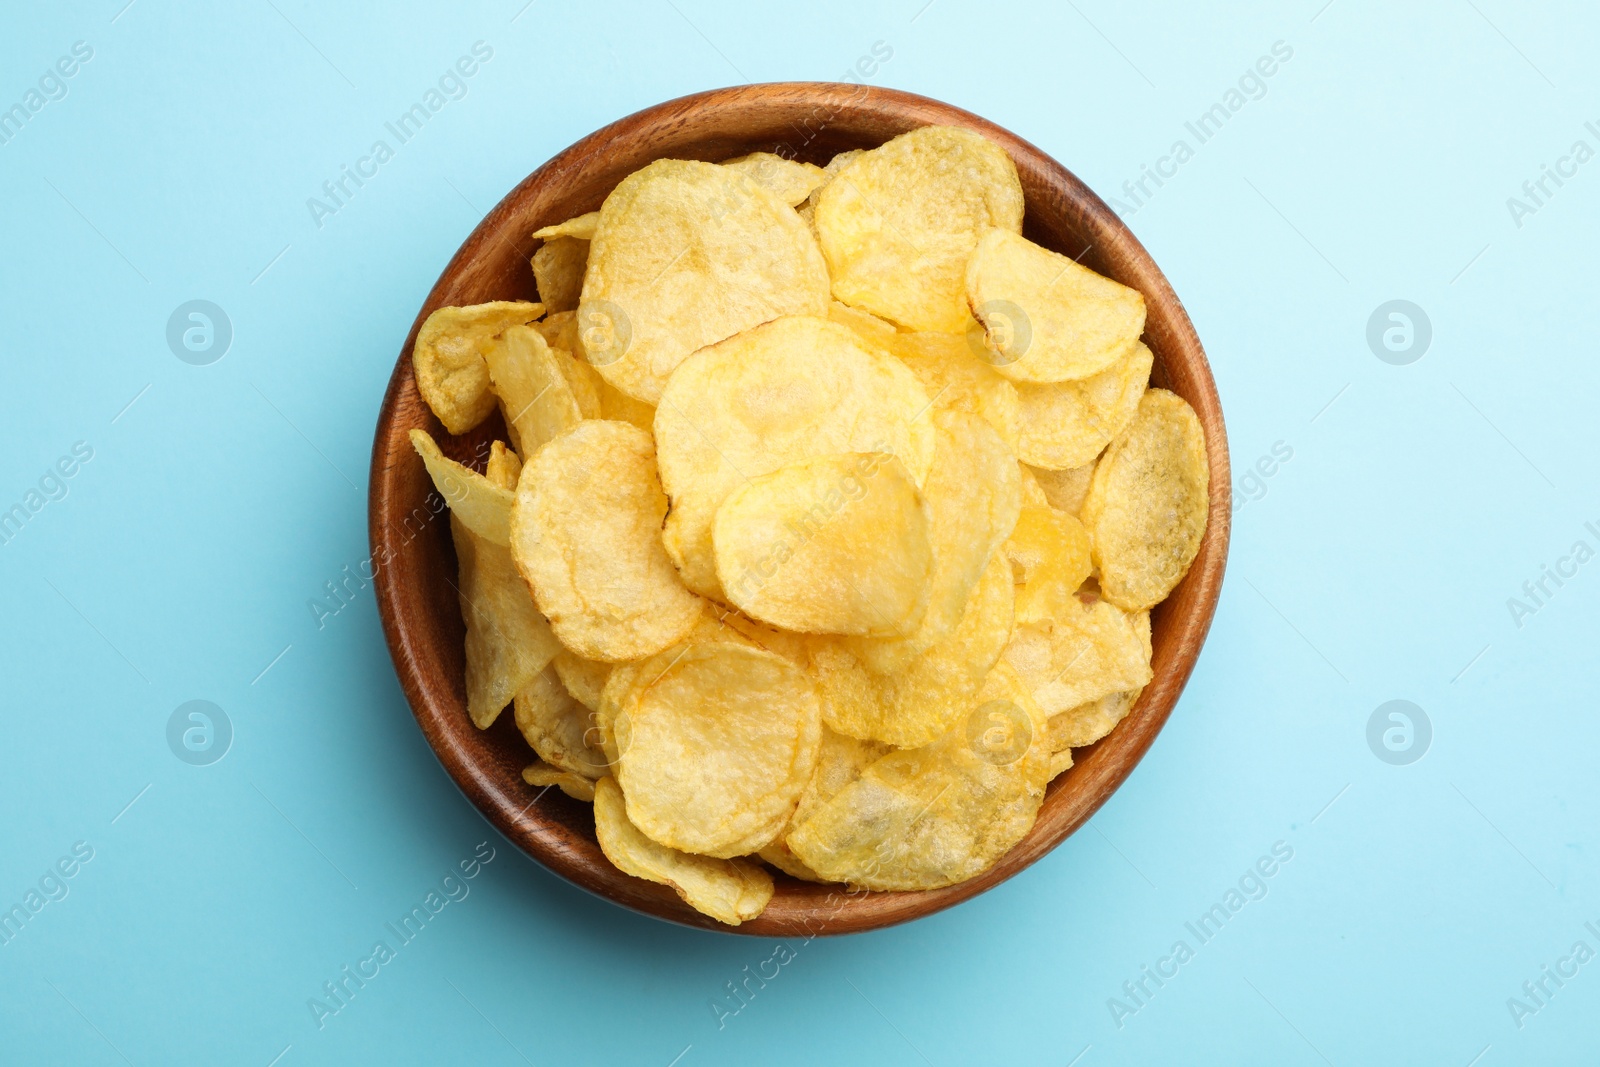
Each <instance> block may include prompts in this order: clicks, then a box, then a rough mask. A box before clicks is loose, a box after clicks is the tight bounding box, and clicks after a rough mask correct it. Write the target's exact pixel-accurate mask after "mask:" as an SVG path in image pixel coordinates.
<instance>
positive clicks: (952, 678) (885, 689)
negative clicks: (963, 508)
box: [808, 552, 1012, 748]
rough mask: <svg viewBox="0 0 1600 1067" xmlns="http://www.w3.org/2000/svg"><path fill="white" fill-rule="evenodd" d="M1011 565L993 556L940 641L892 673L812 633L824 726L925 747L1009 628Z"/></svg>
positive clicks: (978, 679)
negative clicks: (874, 667)
mask: <svg viewBox="0 0 1600 1067" xmlns="http://www.w3.org/2000/svg"><path fill="white" fill-rule="evenodd" d="M1011 604H1012V585H1011V568H1010V565H1009V564H1007V563H1006V560H1005V557H1004V556H1003V555H1002V554H1001V553H998V552H997V553H995V554H994V556H993V558H991V559H990V561H989V565H988V566H987V567H986V568H985V569H984V571H983V576H982V578H981V579H980V580H979V581H978V584H977V585H976V586H974V587H973V590H972V594H971V596H970V597H969V598H968V600H967V605H966V610H965V611H963V612H962V614H961V619H960V621H959V622H958V623H957V624H956V628H955V629H954V630H952V631H951V632H950V633H949V635H947V636H946V637H945V638H944V639H943V640H941V641H939V642H938V643H937V644H935V645H934V646H933V647H931V648H929V649H928V650H927V651H925V652H923V653H922V654H921V655H919V656H917V657H916V658H915V659H913V660H912V661H911V662H910V663H909V664H908V665H907V666H906V667H904V668H903V669H902V670H899V671H897V672H895V673H893V674H879V673H876V672H874V671H872V670H870V669H868V668H867V667H866V666H865V665H864V664H863V663H862V662H861V660H860V659H859V658H858V657H857V655H856V653H855V652H854V651H853V649H852V645H851V643H849V642H847V641H845V640H844V639H841V638H835V637H817V638H813V639H812V640H811V641H810V642H809V645H808V648H809V651H810V653H811V668H812V674H813V676H814V677H815V678H816V680H817V686H818V692H819V693H820V695H821V697H822V714H823V718H824V720H825V721H826V722H827V724H828V726H829V727H831V728H832V729H834V730H836V731H838V732H839V733H842V734H849V735H850V736H851V737H859V738H862V739H864V740H875V741H882V742H884V743H886V744H890V745H895V746H897V747H899V748H911V747H915V746H918V745H925V744H927V743H929V742H930V741H932V740H933V739H934V738H936V737H938V736H939V735H940V734H942V733H944V732H945V731H946V730H948V729H949V728H950V725H951V724H952V723H953V722H955V721H956V719H958V718H959V717H960V716H961V715H962V714H963V713H964V712H965V711H966V710H967V708H968V707H970V704H971V700H972V697H973V694H975V693H977V692H978V690H979V688H980V687H981V686H982V685H983V683H984V679H985V678H987V677H988V676H989V674H990V672H991V670H992V668H993V667H994V665H995V662H996V661H997V660H998V659H999V658H1000V653H1001V651H1002V650H1003V649H1004V648H1005V646H1006V642H1007V640H1008V639H1009V638H1010V637H1011V629H1012V607H1011Z"/></svg>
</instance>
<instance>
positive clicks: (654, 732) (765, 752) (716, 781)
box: [607, 642, 822, 859]
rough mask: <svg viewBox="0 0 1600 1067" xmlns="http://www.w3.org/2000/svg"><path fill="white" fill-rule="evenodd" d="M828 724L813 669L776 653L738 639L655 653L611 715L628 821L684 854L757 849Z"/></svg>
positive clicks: (790, 803)
mask: <svg viewBox="0 0 1600 1067" xmlns="http://www.w3.org/2000/svg"><path fill="white" fill-rule="evenodd" d="M625 670H629V668H621V669H619V671H618V673H619V674H620V673H621V672H622V671H625ZM613 677H615V675H614V676H613ZM607 693H608V695H614V694H613V693H612V692H611V689H610V686H609V685H608V686H607ZM821 731H822V715H821V708H820V706H819V704H818V702H817V694H816V690H815V688H814V687H813V685H812V683H811V679H810V678H808V677H807V676H806V674H805V672H804V671H802V670H800V668H798V667H796V666H795V665H794V664H792V663H790V662H789V661H788V660H786V659H784V658H783V657H781V656H777V655H774V654H773V653H771V652H767V651H764V650H762V649H758V648H751V647H749V646H747V645H743V644H734V643H732V642H711V643H706V644H698V643H690V644H688V645H685V646H683V647H681V648H676V649H669V650H668V651H666V652H664V653H661V654H658V655H656V656H653V657H651V659H650V660H649V661H648V662H646V663H645V664H643V665H642V666H640V667H639V668H638V670H637V671H636V672H634V675H633V681H632V683H631V684H629V685H628V686H627V689H626V691H625V693H624V695H623V696H622V699H621V701H620V703H619V705H618V706H617V707H616V708H615V710H614V712H613V713H612V716H611V722H610V731H609V732H610V734H611V735H612V738H613V740H614V745H615V748H616V753H617V758H616V765H615V768H614V773H615V775H616V778H617V782H618V783H619V784H620V785H621V786H622V791H623V793H624V794H625V795H626V796H627V801H628V820H629V821H630V822H631V823H633V825H635V826H637V827H638V828H639V829H640V831H642V832H643V833H644V834H645V835H646V836H647V837H649V838H650V839H651V840H653V841H657V842H659V843H661V844H663V845H667V846H668V847H671V848H677V849H682V850H683V851H685V852H694V853H697V854H699V855H703V856H716V857H719V858H723V859H727V858H729V857H732V856H742V855H745V854H746V853H750V852H754V851H756V850H757V849H759V848H761V847H763V846H764V845H766V844H768V843H769V842H771V841H772V839H773V838H774V837H776V836H777V835H778V832H779V831H780V830H782V829H783V827H784V825H785V824H786V823H787V822H788V820H789V813H790V812H791V811H793V810H794V805H795V802H796V800H797V799H798V798H799V796H800V792H801V790H803V789H804V788H805V786H806V783H807V782H808V781H810V779H811V771H812V768H813V767H814V766H815V765H816V760H817V749H818V746H819V745H820V744H821V741H822V733H821Z"/></svg>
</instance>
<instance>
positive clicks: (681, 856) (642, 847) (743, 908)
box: [594, 778, 772, 926]
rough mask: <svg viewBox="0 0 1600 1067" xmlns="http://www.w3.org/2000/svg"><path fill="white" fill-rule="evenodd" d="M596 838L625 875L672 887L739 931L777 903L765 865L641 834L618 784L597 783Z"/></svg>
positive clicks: (697, 908) (698, 908)
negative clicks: (687, 849) (711, 855)
mask: <svg viewBox="0 0 1600 1067" xmlns="http://www.w3.org/2000/svg"><path fill="white" fill-rule="evenodd" d="M594 835H595V838H596V839H597V840H598V841H599V842H600V851H602V852H604V853H605V855H606V859H608V860H610V861H611V862H612V863H613V864H615V865H616V868H617V869H618V870H619V871H622V872H623V873H624V874H631V875H633V876H634V877H635V878H643V879H646V880H647V881H651V882H659V883H660V884H662V885H665V886H670V887H671V888H672V889H673V890H674V891H675V892H676V893H677V894H678V896H680V897H682V898H683V902H684V903H685V904H688V905H689V906H690V907H691V908H693V909H694V910H695V911H698V912H700V913H701V914H702V915H709V916H711V917H712V918H713V919H716V920H717V921H718V922H723V923H727V924H728V925H730V926H738V925H739V924H740V923H741V922H744V921H745V920H746V919H754V918H755V917H756V916H757V915H760V914H761V912H762V911H763V910H764V909H765V908H766V906H767V902H768V901H770V900H771V899H772V876H771V875H770V874H768V873H767V872H766V871H765V870H763V869H762V867H761V865H760V864H758V863H752V862H750V861H749V860H726V859H708V858H707V857H705V856H691V855H689V854H687V853H684V852H679V851H677V850H676V849H672V848H668V847H666V846H665V845H659V844H657V843H656V842H654V841H652V840H650V838H648V837H646V836H645V835H644V834H642V833H640V832H639V830H638V829H637V828H636V827H635V826H634V825H633V824H632V823H630V822H629V821H628V813H627V809H626V802H625V800H624V797H623V792H622V790H621V789H620V788H619V787H618V786H617V783H616V780H615V779H612V778H602V779H600V781H598V782H596V783H595V787H594Z"/></svg>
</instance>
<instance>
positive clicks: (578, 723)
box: [513, 667, 610, 778]
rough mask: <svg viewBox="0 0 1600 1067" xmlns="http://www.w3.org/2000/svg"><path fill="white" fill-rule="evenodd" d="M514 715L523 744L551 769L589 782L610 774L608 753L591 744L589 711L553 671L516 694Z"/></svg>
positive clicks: (539, 677)
mask: <svg viewBox="0 0 1600 1067" xmlns="http://www.w3.org/2000/svg"><path fill="white" fill-rule="evenodd" d="M513 711H514V712H515V714H516V719H517V729H518V730H520V731H522V738H523V740H525V741H527V742H528V747H530V748H532V749H533V750H534V751H535V752H537V753H538V754H539V758H540V759H542V760H544V761H545V762H546V763H548V764H550V765H551V766H552V767H555V768H557V769H559V770H563V771H569V772H571V773H572V774H581V775H583V776H584V777H586V778H599V777H601V776H602V775H604V774H607V773H608V771H607V770H606V768H607V767H608V766H609V765H610V764H609V763H608V761H607V760H606V756H605V753H604V752H603V751H601V749H600V748H599V746H597V745H594V744H592V743H591V742H592V740H594V739H595V736H596V735H594V734H592V733H591V729H592V727H593V723H591V721H590V719H589V709H588V708H586V707H584V706H583V705H582V704H580V703H578V701H576V700H574V699H573V698H572V694H571V693H569V692H567V689H566V687H565V686H564V685H562V683H561V678H560V676H559V675H558V674H557V673H556V671H555V670H553V669H552V668H550V667H546V668H544V670H542V671H540V672H539V673H538V674H536V675H534V676H533V678H532V679H531V680H530V681H529V682H528V684H527V685H525V686H523V687H522V688H521V689H519V690H518V691H517V698H516V702H515V704H514V706H513Z"/></svg>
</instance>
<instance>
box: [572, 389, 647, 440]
mask: <svg viewBox="0 0 1600 1067" xmlns="http://www.w3.org/2000/svg"><path fill="white" fill-rule="evenodd" d="M597 388H598V391H599V396H600V414H599V415H598V416H597V417H598V418H602V419H610V420H611V421H613V422H627V423H632V424H633V425H635V426H637V427H639V429H641V430H644V431H645V432H646V433H654V432H655V423H656V409H655V408H654V407H653V406H652V405H650V404H646V403H645V402H644V401H643V400H635V399H634V398H633V397H631V396H629V395H628V394H627V393H624V392H623V391H622V390H620V389H618V388H617V387H616V386H614V385H612V384H611V383H610V382H608V381H606V380H605V379H604V378H601V379H600V381H599V384H598V387H597ZM585 417H586V418H587V417H588V416H585Z"/></svg>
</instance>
